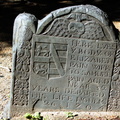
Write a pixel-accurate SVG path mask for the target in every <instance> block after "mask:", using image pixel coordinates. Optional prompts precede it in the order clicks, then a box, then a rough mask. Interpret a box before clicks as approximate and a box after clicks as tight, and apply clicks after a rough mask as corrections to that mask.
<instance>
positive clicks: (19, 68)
mask: <svg viewBox="0 0 120 120" xmlns="http://www.w3.org/2000/svg"><path fill="white" fill-rule="evenodd" d="M20 21H21V22H20ZM35 22H36V18H35V16H33V15H30V14H26V13H23V14H20V15H19V16H18V17H17V18H16V20H15V26H14V33H13V34H14V36H13V37H14V44H15V45H14V47H15V46H16V48H17V50H16V51H15V52H16V55H15V57H16V58H15V61H16V62H15V63H16V64H15V66H14V67H15V73H14V83H13V101H12V104H13V105H18V106H27V105H28V96H29V95H28V94H29V77H30V58H31V38H32V34H33V33H34V32H35Z"/></svg>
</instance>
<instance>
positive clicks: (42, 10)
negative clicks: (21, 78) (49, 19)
mask: <svg viewBox="0 0 120 120" xmlns="http://www.w3.org/2000/svg"><path fill="white" fill-rule="evenodd" d="M80 4H92V5H95V6H97V7H99V8H100V9H102V10H103V11H105V12H106V13H107V14H108V16H109V18H110V19H111V20H112V21H120V7H119V6H120V0H116V1H113V0H29V2H5V1H1V2H0V41H5V42H7V43H9V44H10V45H12V32H13V23H14V19H15V17H16V16H17V15H18V14H19V13H23V12H27V13H31V14H34V15H35V16H36V17H37V18H38V19H42V18H43V17H45V16H46V15H47V14H48V13H50V12H51V11H53V10H56V9H59V8H63V7H67V6H73V5H80Z"/></svg>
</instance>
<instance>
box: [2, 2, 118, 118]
mask: <svg viewBox="0 0 120 120" xmlns="http://www.w3.org/2000/svg"><path fill="white" fill-rule="evenodd" d="M68 3H69V2H68ZM69 4H70V3H69ZM69 4H68V5H69ZM28 5H29V9H28V8H26V7H27V6H28ZM35 7H36V8H35ZM39 7H40V10H43V11H41V14H40V16H39V14H38V13H37V14H36V15H37V17H38V18H39V19H41V18H42V17H44V16H45V15H46V14H47V13H49V12H50V11H52V9H55V8H49V9H47V11H45V7H47V5H46V4H41V5H40V6H38V5H37V4H36V3H34V4H33V3H32V4H31V3H26V4H24V5H23V4H22V5H21V6H20V5H19V4H18V3H7V2H6V3H0V20H1V22H0V87H1V88H0V118H1V117H2V114H3V109H4V107H5V105H6V104H7V103H8V101H9V99H10V84H11V79H12V73H11V69H12V44H11V43H12V27H13V21H14V19H15V17H16V16H17V15H18V14H19V13H21V12H23V10H26V11H27V12H30V13H33V14H35V13H36V12H38V10H39ZM119 11H120V10H119ZM7 12H8V14H7ZM117 12H118V11H117ZM118 13H120V12H118ZM119 15H120V14H119ZM111 16H112V15H111ZM111 18H112V21H113V23H114V25H115V27H116V28H117V29H119V30H120V22H119V20H118V17H117V19H114V16H112V17H111ZM4 20H5V22H4ZM88 115H89V114H88ZM117 115H119V113H116V114H111V115H110V119H113V120H115V118H116V120H120V118H118V117H117ZM91 116H95V115H94V114H93V115H91ZM100 116H101V115H100V114H99V115H98V117H96V119H97V118H98V120H105V119H107V117H106V118H105V117H104V118H101V117H100ZM108 116H109V115H108ZM87 117H88V116H87ZM84 119H86V118H84Z"/></svg>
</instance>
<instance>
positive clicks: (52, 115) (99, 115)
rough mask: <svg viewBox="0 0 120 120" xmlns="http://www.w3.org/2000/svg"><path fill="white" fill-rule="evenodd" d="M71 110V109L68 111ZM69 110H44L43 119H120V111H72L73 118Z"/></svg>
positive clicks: (23, 118)
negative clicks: (68, 114) (68, 113)
mask: <svg viewBox="0 0 120 120" xmlns="http://www.w3.org/2000/svg"><path fill="white" fill-rule="evenodd" d="M68 112H71V111H68ZM66 113H67V112H64V111H60V112H42V113H41V116H42V117H43V118H44V119H43V120H115V119H117V120H120V118H119V116H120V112H71V113H73V115H75V116H74V117H73V118H67V115H66ZM11 120H26V118H25V117H24V116H20V117H14V118H11Z"/></svg>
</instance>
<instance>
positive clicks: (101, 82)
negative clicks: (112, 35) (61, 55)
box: [66, 39, 116, 111]
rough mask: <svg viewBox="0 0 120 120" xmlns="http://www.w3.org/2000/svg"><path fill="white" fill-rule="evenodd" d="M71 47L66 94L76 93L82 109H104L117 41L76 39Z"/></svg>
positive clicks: (105, 107) (71, 42)
mask: <svg viewBox="0 0 120 120" xmlns="http://www.w3.org/2000/svg"><path fill="white" fill-rule="evenodd" d="M68 48H69V50H68V51H69V52H68V60H67V61H68V62H67V68H69V71H68V74H69V75H68V77H67V80H68V88H66V93H68V94H77V95H78V97H76V102H77V103H79V104H81V105H82V106H81V108H82V109H85V110H95V109H97V110H100V111H101V110H103V111H105V110H106V109H107V101H108V94H109V89H110V81H111V75H112V67H113V62H114V54H115V49H116V43H107V42H98V41H88V40H75V39H73V40H71V41H70V42H69V47H68ZM86 104H87V105H88V106H89V107H86V108H84V107H85V106H86ZM101 107H102V108H101Z"/></svg>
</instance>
